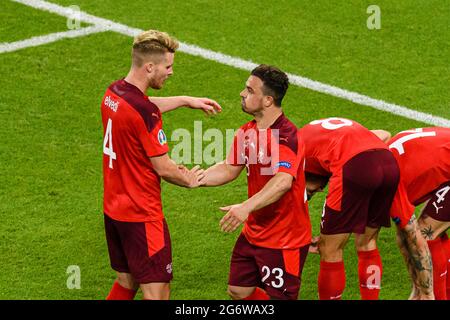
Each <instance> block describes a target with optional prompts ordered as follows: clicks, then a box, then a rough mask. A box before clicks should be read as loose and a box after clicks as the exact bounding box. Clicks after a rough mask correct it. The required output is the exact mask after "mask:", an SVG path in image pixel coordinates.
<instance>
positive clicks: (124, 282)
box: [117, 272, 139, 290]
mask: <svg viewBox="0 0 450 320" xmlns="http://www.w3.org/2000/svg"><path fill="white" fill-rule="evenodd" d="M117 282H118V283H119V284H120V285H121V286H122V287H124V288H126V289H131V290H137V289H139V283H137V282H136V281H135V280H134V278H133V277H132V276H131V275H130V274H128V273H120V272H118V273H117Z"/></svg>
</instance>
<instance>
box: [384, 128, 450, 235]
mask: <svg viewBox="0 0 450 320" xmlns="http://www.w3.org/2000/svg"><path fill="white" fill-rule="evenodd" d="M389 149H390V150H391V152H392V153H393V154H394V157H395V158H396V159H397V162H398V165H399V167H400V183H399V188H398V190H397V194H396V196H395V198H394V203H393V204H392V208H391V217H392V219H393V220H394V221H395V222H396V223H397V224H399V225H400V226H401V227H404V226H405V225H406V224H407V223H408V221H409V219H410V218H411V216H412V215H413V214H414V209H415V206H417V205H419V204H420V203H422V202H424V201H425V200H427V199H428V198H429V196H430V194H431V193H432V192H433V191H435V190H436V189H437V188H438V187H439V186H440V185H441V184H443V183H444V182H447V181H450V129H449V128H439V127H433V128H419V129H414V130H408V131H403V132H400V133H398V134H397V135H396V136H394V137H393V138H392V139H391V140H390V141H389Z"/></svg>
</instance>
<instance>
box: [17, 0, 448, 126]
mask: <svg viewBox="0 0 450 320" xmlns="http://www.w3.org/2000/svg"><path fill="white" fill-rule="evenodd" d="M13 1H16V2H19V3H23V4H26V5H29V6H33V7H35V8H39V9H42V10H46V11H50V12H54V13H57V14H59V15H63V16H66V17H73V16H74V15H77V16H78V18H79V19H80V20H81V21H84V22H89V23H95V24H97V25H102V26H105V27H106V28H108V29H109V30H113V31H116V32H118V33H122V34H125V35H129V36H136V35H137V34H138V33H139V32H140V31H142V30H139V29H136V28H130V27H128V26H125V25H123V24H120V23H116V22H113V21H110V20H107V19H103V18H99V17H95V16H93V15H89V14H87V13H85V12H82V11H80V12H75V11H74V10H73V9H71V8H65V7H61V6H58V5H55V4H52V3H49V2H46V1H42V0H13ZM180 51H182V52H185V53H188V54H192V55H198V56H201V57H203V58H205V59H208V60H213V61H216V62H220V63H223V64H226V65H229V66H233V67H236V68H240V69H244V70H247V71H249V70H251V69H253V68H254V67H255V65H256V64H254V63H252V62H251V61H245V60H242V59H240V58H237V57H232V56H228V55H225V54H222V53H220V52H215V51H212V50H207V49H203V48H200V47H198V46H195V45H190V44H187V43H181V46H180ZM289 76H290V79H291V81H292V83H294V84H295V85H300V86H303V87H306V88H308V89H311V90H314V91H318V92H321V93H325V94H329V95H332V96H335V97H338V98H342V99H346V100H350V101H352V102H355V103H357V104H361V105H364V106H369V107H372V108H375V109H378V110H382V111H386V112H389V113H392V114H395V115H400V116H402V117H405V118H408V119H412V120H416V121H420V122H423V123H427V124H431V125H435V126H443V127H450V120H448V119H446V118H443V117H439V116H435V115H432V114H427V113H423V112H420V111H416V110H411V109H409V108H407V107H404V106H399V105H396V104H392V103H388V102H385V101H382V100H377V99H373V98H370V97H368V96H365V95H362V94H359V93H356V92H351V91H348V90H344V89H341V88H337V87H335V86H331V85H328V84H325V83H320V82H318V81H314V80H311V79H308V78H305V77H301V76H298V75H294V74H289Z"/></svg>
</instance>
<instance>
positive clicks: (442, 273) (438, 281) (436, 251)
mask: <svg viewBox="0 0 450 320" xmlns="http://www.w3.org/2000/svg"><path fill="white" fill-rule="evenodd" d="M427 243H428V248H429V249H430V253H431V260H432V261H433V289H434V297H435V298H436V300H446V299H447V293H446V282H447V260H448V259H447V255H446V253H445V251H444V246H443V243H442V241H441V238H436V239H434V240H428V241H427Z"/></svg>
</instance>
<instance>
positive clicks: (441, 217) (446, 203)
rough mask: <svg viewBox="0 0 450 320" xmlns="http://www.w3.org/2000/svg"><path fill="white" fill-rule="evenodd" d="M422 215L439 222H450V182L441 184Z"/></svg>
mask: <svg viewBox="0 0 450 320" xmlns="http://www.w3.org/2000/svg"><path fill="white" fill-rule="evenodd" d="M422 215H424V216H429V217H431V218H433V219H434V220H437V221H443V222H448V221H450V181H447V182H445V183H443V184H441V185H440V186H439V187H438V188H437V189H436V190H434V191H433V193H432V194H431V198H430V199H429V200H428V203H427V205H426V206H425V208H423V211H422Z"/></svg>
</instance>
